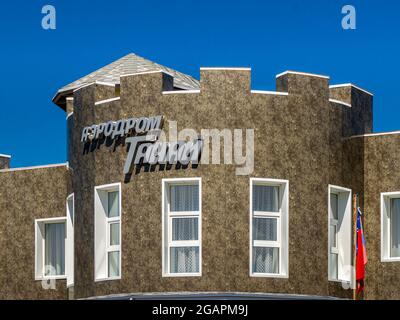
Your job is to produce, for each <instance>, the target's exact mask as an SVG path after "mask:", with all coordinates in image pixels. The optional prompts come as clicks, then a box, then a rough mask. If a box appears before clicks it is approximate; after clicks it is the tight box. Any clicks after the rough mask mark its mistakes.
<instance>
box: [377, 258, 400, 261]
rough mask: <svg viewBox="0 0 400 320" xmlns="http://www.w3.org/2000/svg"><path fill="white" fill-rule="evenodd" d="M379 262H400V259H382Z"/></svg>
mask: <svg viewBox="0 0 400 320" xmlns="http://www.w3.org/2000/svg"><path fill="white" fill-rule="evenodd" d="M381 262H400V257H396V258H383V259H381Z"/></svg>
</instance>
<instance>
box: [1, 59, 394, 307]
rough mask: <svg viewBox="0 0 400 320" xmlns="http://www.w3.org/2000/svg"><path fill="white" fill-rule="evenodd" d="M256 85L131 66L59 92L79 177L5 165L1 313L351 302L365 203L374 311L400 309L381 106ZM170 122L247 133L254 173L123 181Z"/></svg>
mask: <svg viewBox="0 0 400 320" xmlns="http://www.w3.org/2000/svg"><path fill="white" fill-rule="evenodd" d="M250 79H251V70H250V69H248V68H202V69H201V70H200V81H197V80H195V79H193V78H192V77H190V76H187V75H184V74H182V73H179V72H177V71H174V70H172V69H169V68H166V67H163V66H161V65H158V64H155V63H153V62H150V61H147V60H145V59H143V58H141V57H139V56H136V55H134V54H130V55H127V56H125V57H123V58H122V59H120V60H118V61H116V62H114V63H112V64H110V65H108V66H106V67H104V68H102V69H100V70H98V71H96V72H94V73H92V74H89V75H88V76H86V77H83V78H82V79H80V80H78V81H76V82H74V83H72V84H70V85H67V86H66V87H64V88H62V89H60V90H59V91H58V92H57V94H56V95H55V97H54V99H53V101H54V103H55V104H56V105H57V106H58V107H60V108H61V109H63V110H64V111H65V113H66V121H67V127H68V141H67V145H68V156H67V158H68V162H67V163H66V164H61V165H48V166H42V167H32V168H9V163H10V158H9V157H8V156H3V155H1V156H0V168H1V170H0V214H1V217H2V218H3V223H2V224H1V225H0V245H1V247H2V250H1V251H0V270H1V271H2V272H1V273H0V298H2V299H45V298H54V299H67V298H87V297H94V296H108V295H115V294H134V295H139V296H140V295H142V294H145V293H146V294H147V293H154V294H168V293H171V294H181V293H187V294H196V293H203V294H204V293H211V292H212V293H219V294H222V295H223V294H227V295H229V294H231V293H243V294H244V293H247V294H249V293H254V294H285V295H294V296H295V295H310V296H314V297H315V296H318V297H339V298H351V297H352V294H353V293H352V290H349V289H348V288H347V287H348V286H347V287H346V284H348V283H349V282H350V281H351V279H352V274H353V273H352V269H351V265H352V264H353V258H354V256H353V245H352V242H353V240H352V237H353V227H354V224H353V216H352V195H353V194H358V195H359V199H360V204H359V205H360V207H361V209H362V210H363V212H364V214H365V216H364V229H365V230H364V231H365V237H366V243H367V250H368V259H369V261H368V264H367V270H366V291H365V297H366V298H367V299H389V298H392V299H399V298H400V289H399V288H398V286H397V282H398V280H399V277H400V276H399V274H400V236H399V232H400V170H399V169H400V154H399V153H398V152H396V150H398V149H399V147H400V132H389V133H373V127H372V117H373V113H372V102H373V96H372V94H371V93H369V92H367V91H365V90H363V89H361V88H359V87H357V86H355V85H352V84H341V85H330V83H329V77H326V76H321V75H314V74H307V73H301V72H291V71H288V72H284V73H282V74H280V75H278V76H276V91H274V92H269V91H255V90H252V89H251V85H250V82H251V81H250ZM160 116H161V117H162V118H161V117H160ZM121 119H125V120H121ZM129 119H131V120H129ZM160 119H162V120H160ZM172 121H176V122H177V125H178V126H179V128H191V129H192V130H194V131H196V132H201V131H202V129H218V130H220V131H221V132H222V130H224V129H226V130H227V131H226V132H236V131H235V130H237V129H242V130H247V129H250V133H251V132H252V134H253V141H254V150H251V151H252V152H254V168H253V170H250V171H249V172H248V173H247V174H246V173H245V174H243V172H242V173H241V174H238V173H237V165H235V164H234V163H233V162H229V161H227V163H225V164H214V163H209V164H207V163H202V162H200V163H199V164H196V163H195V162H194V161H192V163H189V164H185V165H182V164H179V163H178V164H175V165H171V164H169V163H155V164H148V163H145V162H143V161H142V162H141V163H139V164H137V163H136V162H134V163H133V164H132V165H131V164H130V163H128V166H127V162H128V161H127V159H129V155H130V150H131V149H132V148H133V147H132V146H133V142H132V141H133V140H129V139H131V138H132V137H143V136H144V135H145V133H147V131H148V130H149V129H154V128H155V129H157V128H161V129H162V130H163V131H164V132H165V133H166V134H167V135H168V134H171V132H170V131H171V130H172V129H171V128H173V127H171V126H170V125H168V124H169V123H170V122H172ZM246 132H247V131H246ZM146 136H147V134H146ZM250 136H251V135H250ZM130 137H131V138H130ZM127 141H131V142H130V143H127ZM170 141H171V140H170ZM199 141H200V140H199ZM246 141H247V142H249V141H252V140H251V139H250V140H246ZM151 143H155V142H154V141H153V142H147V145H150V144H151ZM129 146H130V148H128V147H129ZM203 146H204V145H203ZM192 147H193V146H192ZM169 148H170V146H169ZM138 150H139V149H138ZM138 150H137V153H136V155H137V154H138V153H139V151H138ZM168 150H170V149H168ZM185 150H186V149H185ZM193 150H194V149H193ZM142 151H143V152H144V149H143V150H142ZM247 151H249V149H247ZM169 155H171V154H169ZM224 155H225V153H224ZM132 156H133V157H134V156H135V155H134V154H133V153H132ZM203 156H204V149H201V158H202V157H203ZM177 157H178V155H177ZM132 159H135V161H136V158H135V157H134V158H131V160H132ZM142 160H143V159H142ZM192 160H193V159H192ZM228 160H229V159H228Z"/></svg>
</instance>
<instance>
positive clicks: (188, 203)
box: [171, 185, 199, 211]
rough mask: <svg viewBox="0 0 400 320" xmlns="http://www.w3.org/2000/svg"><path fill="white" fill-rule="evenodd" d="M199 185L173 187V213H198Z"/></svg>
mask: <svg viewBox="0 0 400 320" xmlns="http://www.w3.org/2000/svg"><path fill="white" fill-rule="evenodd" d="M198 210H199V186H198V185H172V186H171V211H198Z"/></svg>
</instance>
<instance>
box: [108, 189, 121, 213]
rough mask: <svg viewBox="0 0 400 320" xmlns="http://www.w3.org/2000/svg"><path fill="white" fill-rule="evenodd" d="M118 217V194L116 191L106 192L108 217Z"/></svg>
mask: <svg viewBox="0 0 400 320" xmlns="http://www.w3.org/2000/svg"><path fill="white" fill-rule="evenodd" d="M118 216H119V194H118V191H113V192H108V217H109V218H113V217H118Z"/></svg>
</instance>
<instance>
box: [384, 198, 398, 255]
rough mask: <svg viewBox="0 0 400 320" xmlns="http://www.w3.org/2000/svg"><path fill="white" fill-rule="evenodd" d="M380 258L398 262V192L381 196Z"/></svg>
mask: <svg viewBox="0 0 400 320" xmlns="http://www.w3.org/2000/svg"><path fill="white" fill-rule="evenodd" d="M381 220H382V221H381V258H382V261H400V192H387V193H382V194H381Z"/></svg>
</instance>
